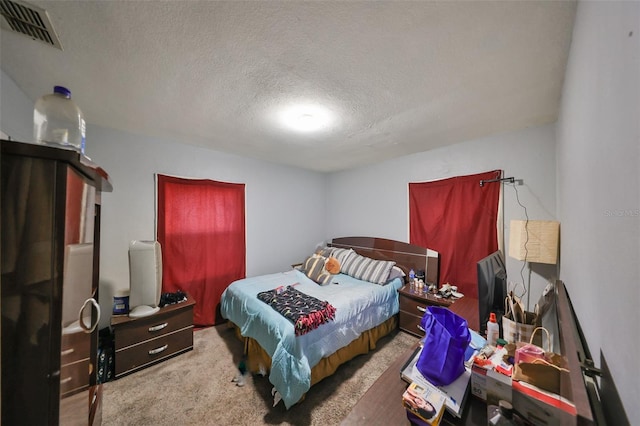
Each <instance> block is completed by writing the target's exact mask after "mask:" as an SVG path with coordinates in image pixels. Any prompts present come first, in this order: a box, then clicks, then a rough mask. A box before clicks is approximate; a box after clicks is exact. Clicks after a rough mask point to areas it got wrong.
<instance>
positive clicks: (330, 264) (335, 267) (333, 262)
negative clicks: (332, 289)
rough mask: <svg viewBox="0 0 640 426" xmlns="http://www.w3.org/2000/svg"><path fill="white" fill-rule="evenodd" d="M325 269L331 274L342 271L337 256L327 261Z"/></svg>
mask: <svg viewBox="0 0 640 426" xmlns="http://www.w3.org/2000/svg"><path fill="white" fill-rule="evenodd" d="M324 269H326V270H327V272H328V273H330V274H331V275H336V274H339V273H340V262H338V259H336V258H335V257H329V258H328V259H327V261H326V262H325V263H324Z"/></svg>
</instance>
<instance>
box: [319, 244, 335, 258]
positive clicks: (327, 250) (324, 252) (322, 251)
mask: <svg viewBox="0 0 640 426" xmlns="http://www.w3.org/2000/svg"><path fill="white" fill-rule="evenodd" d="M331 252H333V247H321V248H319V249H318V250H316V254H317V255H318V256H322V257H325V258H326V257H329V256H331Z"/></svg>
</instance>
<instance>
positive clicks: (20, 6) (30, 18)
mask: <svg viewBox="0 0 640 426" xmlns="http://www.w3.org/2000/svg"><path fill="white" fill-rule="evenodd" d="M0 13H1V14H2V16H3V17H4V19H3V20H2V28H4V29H7V30H9V31H13V32H16V33H19V34H23V35H25V36H27V37H29V38H30V39H32V40H39V41H41V42H43V43H46V44H48V45H50V46H55V47H57V48H58V49H60V50H62V44H61V43H60V40H59V39H58V36H57V35H56V32H55V31H54V29H53V25H52V24H51V20H50V19H49V15H48V14H47V11H46V10H44V9H41V8H39V7H37V6H33V5H30V4H28V3H25V2H23V1H19V0H0Z"/></svg>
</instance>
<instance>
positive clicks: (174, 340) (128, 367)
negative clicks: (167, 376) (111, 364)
mask: <svg viewBox="0 0 640 426" xmlns="http://www.w3.org/2000/svg"><path fill="white" fill-rule="evenodd" d="M194 305H195V301H194V300H193V299H192V298H191V297H190V296H188V297H187V300H186V301H184V302H180V303H175V304H173V305H167V306H164V307H162V308H160V310H159V311H158V312H157V313H155V314H153V315H149V316H147V317H142V318H130V317H128V316H126V315H122V316H113V317H112V318H111V328H112V330H113V333H114V337H115V350H116V351H115V369H116V378H119V377H121V376H123V375H125V374H129V373H132V372H134V371H137V370H141V369H143V368H146V367H149V366H150V365H153V364H156V363H158V362H161V361H164V360H166V359H168V358H170V357H172V356H175V355H178V354H181V353H183V352H187V351H190V350H192V349H193V306H194Z"/></svg>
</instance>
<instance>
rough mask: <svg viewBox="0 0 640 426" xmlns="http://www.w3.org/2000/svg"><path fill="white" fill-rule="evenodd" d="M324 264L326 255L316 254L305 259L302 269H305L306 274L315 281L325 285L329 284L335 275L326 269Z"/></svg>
mask: <svg viewBox="0 0 640 426" xmlns="http://www.w3.org/2000/svg"><path fill="white" fill-rule="evenodd" d="M324 264H325V261H324V257H322V256H318V255H315V254H314V255H312V256H310V257H308V258H307V260H305V261H304V264H303V265H302V269H303V270H304V273H305V275H306V276H308V277H309V278H311V279H312V280H313V281H315V282H316V283H318V284H320V285H325V284H329V282H330V281H331V278H332V277H333V276H332V275H331V274H328V273H327V272H326V271H325V269H324Z"/></svg>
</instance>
